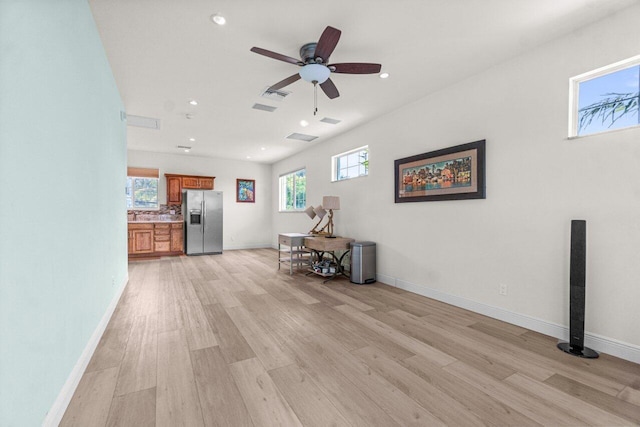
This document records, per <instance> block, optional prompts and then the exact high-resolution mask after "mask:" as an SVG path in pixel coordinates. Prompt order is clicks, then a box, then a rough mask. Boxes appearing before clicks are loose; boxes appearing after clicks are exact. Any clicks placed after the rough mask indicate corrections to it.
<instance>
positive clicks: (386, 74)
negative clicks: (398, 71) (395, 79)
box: [380, 73, 389, 79]
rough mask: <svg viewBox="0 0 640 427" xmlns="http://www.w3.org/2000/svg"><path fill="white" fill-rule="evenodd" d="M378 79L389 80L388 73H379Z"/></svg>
mask: <svg viewBox="0 0 640 427" xmlns="http://www.w3.org/2000/svg"><path fill="white" fill-rule="evenodd" d="M380 78H381V79H387V78H389V73H380Z"/></svg>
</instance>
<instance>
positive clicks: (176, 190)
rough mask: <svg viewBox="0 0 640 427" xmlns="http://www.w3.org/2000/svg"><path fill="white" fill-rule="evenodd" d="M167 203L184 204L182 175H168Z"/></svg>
mask: <svg viewBox="0 0 640 427" xmlns="http://www.w3.org/2000/svg"><path fill="white" fill-rule="evenodd" d="M167 204H168V205H180V204H182V184H181V183H180V177H178V176H168V177H167Z"/></svg>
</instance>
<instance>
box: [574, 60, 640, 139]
mask: <svg viewBox="0 0 640 427" xmlns="http://www.w3.org/2000/svg"><path fill="white" fill-rule="evenodd" d="M570 83H571V86H570V88H571V116H570V124H569V126H570V127H569V136H570V137H573V136H583V135H590V134H594V133H600V132H606V131H610V130H615V129H622V128H628V127H632V126H638V125H640V116H639V115H638V101H639V96H640V91H639V87H640V56H636V57H633V58H630V59H627V60H624V61H620V62H617V63H615V64H612V65H609V66H606V67H603V68H599V69H597V70H594V71H590V72H588V73H584V74H581V75H579V76H576V77H574V78H572V79H571V80H570Z"/></svg>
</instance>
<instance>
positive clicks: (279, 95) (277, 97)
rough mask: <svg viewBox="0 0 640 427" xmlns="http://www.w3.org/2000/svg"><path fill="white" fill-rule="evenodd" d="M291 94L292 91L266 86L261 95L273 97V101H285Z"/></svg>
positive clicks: (268, 97)
mask: <svg viewBox="0 0 640 427" xmlns="http://www.w3.org/2000/svg"><path fill="white" fill-rule="evenodd" d="M289 94H291V92H287V91H284V90H273V89H269V87H266V88H265V89H264V90H263V91H262V93H261V94H260V96H261V97H263V98H267V99H271V100H273V101H283V100H284V99H285V98H286V97H287V95H289Z"/></svg>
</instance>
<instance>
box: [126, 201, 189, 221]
mask: <svg viewBox="0 0 640 427" xmlns="http://www.w3.org/2000/svg"><path fill="white" fill-rule="evenodd" d="M171 211H173V212H174V213H171ZM156 217H158V218H157V219H158V220H159V221H167V220H169V219H171V220H174V221H182V219H183V218H182V205H160V208H159V209H158V210H157V211H145V210H137V209H135V210H134V209H129V210H127V220H128V221H136V220H138V221H152V220H154V219H155V218H156ZM160 217H162V218H160Z"/></svg>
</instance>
